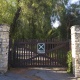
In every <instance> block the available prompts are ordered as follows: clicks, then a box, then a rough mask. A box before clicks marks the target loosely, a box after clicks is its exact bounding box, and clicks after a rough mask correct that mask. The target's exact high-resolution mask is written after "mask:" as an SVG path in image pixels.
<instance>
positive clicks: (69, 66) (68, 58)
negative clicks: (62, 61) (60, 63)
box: [67, 51, 73, 73]
mask: <svg viewBox="0 0 80 80" xmlns="http://www.w3.org/2000/svg"><path fill="white" fill-rule="evenodd" d="M67 64H68V68H67V72H68V73H72V71H73V68H72V54H71V51H68V54H67Z"/></svg>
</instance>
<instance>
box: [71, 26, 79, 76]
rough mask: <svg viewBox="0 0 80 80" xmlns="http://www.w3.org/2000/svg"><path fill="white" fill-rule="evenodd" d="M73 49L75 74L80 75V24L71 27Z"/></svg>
mask: <svg viewBox="0 0 80 80" xmlns="http://www.w3.org/2000/svg"><path fill="white" fill-rule="evenodd" d="M71 49H72V58H73V62H72V63H73V74H74V75H75V77H80V26H79V25H75V26H72V27H71Z"/></svg>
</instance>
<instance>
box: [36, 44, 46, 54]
mask: <svg viewBox="0 0 80 80" xmlns="http://www.w3.org/2000/svg"><path fill="white" fill-rule="evenodd" d="M37 53H45V43H38V44H37Z"/></svg>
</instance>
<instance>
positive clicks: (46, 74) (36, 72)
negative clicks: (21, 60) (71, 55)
mask: <svg viewBox="0 0 80 80" xmlns="http://www.w3.org/2000/svg"><path fill="white" fill-rule="evenodd" d="M0 80H76V79H75V77H74V76H73V75H72V74H67V72H66V70H65V69H64V68H16V69H10V70H9V71H8V72H7V73H6V74H0Z"/></svg>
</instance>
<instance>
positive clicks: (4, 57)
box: [0, 25, 9, 73]
mask: <svg viewBox="0 0 80 80" xmlns="http://www.w3.org/2000/svg"><path fill="white" fill-rule="evenodd" d="M8 49H9V26H8V25H0V73H5V72H6V71H7V69H8Z"/></svg>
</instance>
